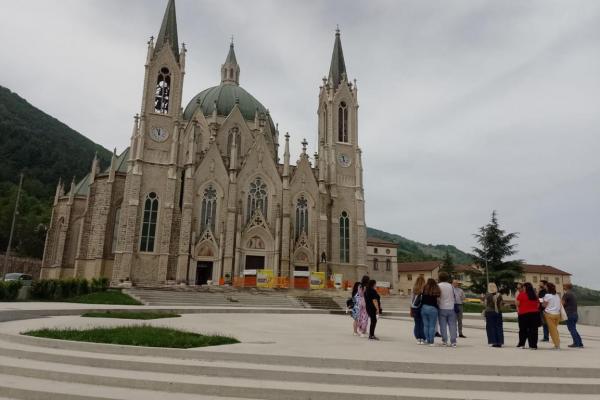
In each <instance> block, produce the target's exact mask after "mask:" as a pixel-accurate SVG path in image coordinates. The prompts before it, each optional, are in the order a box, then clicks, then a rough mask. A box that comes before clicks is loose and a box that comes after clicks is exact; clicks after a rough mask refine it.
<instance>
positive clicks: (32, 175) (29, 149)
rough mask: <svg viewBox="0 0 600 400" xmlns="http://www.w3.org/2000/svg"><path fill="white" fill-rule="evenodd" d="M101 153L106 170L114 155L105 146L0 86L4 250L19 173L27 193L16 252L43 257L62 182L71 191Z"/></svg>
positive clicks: (21, 209)
mask: <svg viewBox="0 0 600 400" xmlns="http://www.w3.org/2000/svg"><path fill="white" fill-rule="evenodd" d="M96 152H97V154H98V157H99V159H100V162H101V164H102V165H103V166H107V165H108V163H109V162H110V157H111V153H110V152H109V151H108V150H106V149H105V148H104V147H102V146H100V145H98V144H96V143H94V142H92V141H91V140H89V139H88V138H86V137H85V136H83V135H82V134H80V133H79V132H76V131H74V130H73V129H71V128H69V127H68V126H67V125H65V124H63V123H62V122H60V121H58V120H57V119H55V118H53V117H51V116H50V115H48V114H46V113H44V112H43V111H41V110H39V109H37V108H35V107H34V106H32V105H31V104H29V103H28V102H27V101H26V100H24V99H23V98H21V97H19V96H18V95H17V94H16V93H13V92H11V91H10V90H9V89H7V88H5V87H2V86H0V251H5V250H6V247H7V245H8V236H9V232H10V225H11V222H12V215H13V210H14V205H15V200H16V194H17V185H18V182H19V174H20V173H21V172H23V173H24V180H23V192H22V194H21V201H20V205H19V218H18V219H17V223H16V226H15V235H14V239H13V245H12V252H13V253H16V254H19V255H23V256H31V257H38V258H40V257H41V256H42V252H43V250H44V239H45V236H46V228H47V224H48V221H49V219H50V212H51V205H52V198H53V195H54V192H55V188H56V184H57V182H58V179H59V177H62V178H63V179H64V180H65V181H66V188H67V190H68V187H69V186H68V185H69V184H70V181H71V179H72V178H73V177H75V178H76V180H78V179H81V178H82V177H83V176H85V175H86V174H87V173H88V172H89V170H90V168H91V164H92V159H93V158H94V153H96Z"/></svg>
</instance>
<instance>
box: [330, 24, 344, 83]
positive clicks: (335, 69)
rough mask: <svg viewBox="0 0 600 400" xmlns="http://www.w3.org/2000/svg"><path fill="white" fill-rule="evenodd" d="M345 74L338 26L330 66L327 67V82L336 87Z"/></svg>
mask: <svg viewBox="0 0 600 400" xmlns="http://www.w3.org/2000/svg"><path fill="white" fill-rule="evenodd" d="M345 76H346V63H345V62H344V52H343V51H342V41H341V40H340V28H339V27H338V28H336V30H335V42H334V44H333V54H332V55H331V66H330V67H329V78H328V79H329V83H330V84H331V85H332V86H333V87H334V88H336V89H337V87H338V85H339V84H340V82H341V81H342V79H344V77H345Z"/></svg>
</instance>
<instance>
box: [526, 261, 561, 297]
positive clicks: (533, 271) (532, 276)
mask: <svg viewBox="0 0 600 400" xmlns="http://www.w3.org/2000/svg"><path fill="white" fill-rule="evenodd" d="M543 280H544V281H547V282H550V283H553V284H555V285H556V292H557V293H559V294H562V291H563V288H562V287H563V285H564V284H565V283H571V274H570V273H568V272H566V271H563V270H561V269H558V268H556V267H553V266H550V265H536V264H524V265H523V277H522V278H521V282H531V283H532V284H533V286H534V287H536V288H537V286H538V285H539V283H540V281H543Z"/></svg>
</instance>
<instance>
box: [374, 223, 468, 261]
mask: <svg viewBox="0 0 600 400" xmlns="http://www.w3.org/2000/svg"><path fill="white" fill-rule="evenodd" d="M367 236H369V237H375V238H378V239H383V240H387V241H389V242H393V243H396V244H397V245H398V261H399V262H406V261H428V260H441V259H443V258H444V255H445V254H446V250H447V251H448V253H450V256H452V259H453V261H454V263H456V264H469V263H471V262H472V259H471V256H470V255H469V254H467V253H465V252H463V251H461V250H459V249H457V248H456V247H454V246H452V245H446V244H436V245H433V244H423V243H419V242H415V241H414V240H410V239H406V238H405V237H402V236H400V235H396V234H393V233H388V232H384V231H380V230H378V229H374V228H367Z"/></svg>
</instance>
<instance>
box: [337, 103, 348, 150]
mask: <svg viewBox="0 0 600 400" xmlns="http://www.w3.org/2000/svg"><path fill="white" fill-rule="evenodd" d="M338 141H339V142H343V143H348V107H346V103H345V102H343V101H342V102H341V103H340V108H339V109H338Z"/></svg>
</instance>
